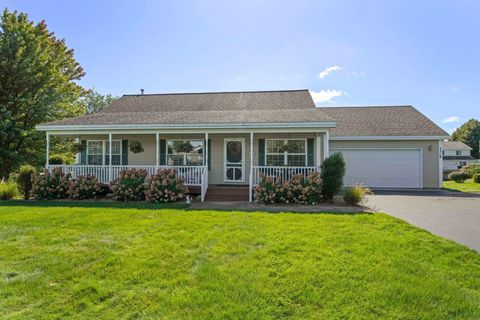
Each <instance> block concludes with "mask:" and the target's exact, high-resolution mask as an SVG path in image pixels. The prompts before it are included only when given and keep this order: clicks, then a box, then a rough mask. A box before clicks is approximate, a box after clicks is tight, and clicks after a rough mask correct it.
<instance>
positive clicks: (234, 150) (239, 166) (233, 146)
mask: <svg viewBox="0 0 480 320" xmlns="http://www.w3.org/2000/svg"><path fill="white" fill-rule="evenodd" d="M244 150H245V139H241V138H237V139H234V138H226V139H225V141H224V166H223V168H224V169H223V179H224V181H225V182H245V153H244Z"/></svg>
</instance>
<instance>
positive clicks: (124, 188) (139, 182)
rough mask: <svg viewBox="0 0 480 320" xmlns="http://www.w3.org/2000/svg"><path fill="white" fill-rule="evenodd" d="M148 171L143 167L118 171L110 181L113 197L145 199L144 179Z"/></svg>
mask: <svg viewBox="0 0 480 320" xmlns="http://www.w3.org/2000/svg"><path fill="white" fill-rule="evenodd" d="M147 176H148V173H147V171H146V170H144V169H126V170H122V171H120V174H119V176H118V178H117V179H115V180H114V181H112V182H111V184H110V188H111V189H112V193H113V198H114V199H116V200H120V201H140V200H144V199H145V184H146V182H145V180H146V178H147Z"/></svg>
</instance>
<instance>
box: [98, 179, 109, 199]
mask: <svg viewBox="0 0 480 320" xmlns="http://www.w3.org/2000/svg"><path fill="white" fill-rule="evenodd" d="M98 185H99V187H100V191H99V192H98V196H99V197H104V196H106V195H108V194H110V193H112V189H110V186H109V185H108V184H106V183H102V182H99V183H98Z"/></svg>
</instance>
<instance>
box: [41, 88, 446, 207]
mask: <svg viewBox="0 0 480 320" xmlns="http://www.w3.org/2000/svg"><path fill="white" fill-rule="evenodd" d="M37 129H38V130H42V131H46V133H47V163H48V141H49V137H50V136H52V135H63V136H70V137H75V138H77V139H78V141H81V143H82V144H84V145H85V146H86V149H85V151H84V152H82V153H81V154H79V155H78V156H77V159H78V164H76V165H63V166H58V165H48V164H47V168H48V169H50V170H51V169H52V168H55V167H62V168H63V170H64V171H70V172H72V173H73V175H74V176H76V175H80V174H86V173H90V174H95V175H96V176H97V177H98V178H99V180H101V181H104V182H108V181H111V180H113V179H114V178H116V177H117V175H118V173H119V171H120V170H122V169H124V168H129V167H139V168H145V169H147V170H148V171H149V172H150V173H154V172H155V171H156V170H157V169H158V168H160V167H174V168H176V169H177V171H178V173H179V175H180V176H182V177H183V178H184V179H185V182H186V183H187V185H189V186H190V187H191V188H193V189H195V188H198V189H199V191H198V192H199V193H201V195H202V200H203V199H204V197H205V195H206V194H207V189H208V188H209V186H210V187H214V185H217V186H218V185H229V186H234V185H241V186H244V187H243V189H244V190H249V191H246V192H247V194H246V196H245V197H246V198H245V200H246V199H247V197H249V199H250V201H251V199H252V195H251V190H252V186H253V185H255V184H256V183H258V181H259V176H260V174H261V173H264V174H266V175H268V176H274V177H277V176H281V177H282V178H283V179H288V178H289V177H291V176H292V175H293V174H303V175H306V174H308V173H309V172H311V171H319V170H320V165H321V163H322V161H323V160H324V159H325V158H326V157H327V156H328V155H329V154H331V153H333V152H341V153H342V154H343V155H344V157H345V160H346V166H347V169H346V176H345V184H346V185H350V184H353V183H364V184H366V185H368V186H370V187H376V188H440V187H441V184H442V171H443V169H442V161H441V159H442V151H441V149H442V145H443V140H445V139H448V138H449V136H448V134H447V133H446V132H445V131H444V130H442V129H441V128H439V127H438V126H437V125H436V124H435V123H433V122H432V121H431V120H429V119H428V118H427V117H425V116H424V115H423V114H421V113H420V112H418V111H417V110H416V109H415V108H413V107H412V106H396V107H324V108H317V107H316V106H315V104H314V102H313V100H312V97H311V95H310V93H309V91H308V90H285V91H262V92H216V93H179V94H148V95H147V94H145V95H124V96H123V97H121V98H120V99H119V100H117V101H115V102H114V103H113V104H112V105H111V106H110V107H108V108H106V109H104V110H102V111H101V112H98V113H95V114H90V115H85V116H81V117H77V118H72V119H65V120H60V121H55V122H50V123H45V124H42V125H39V126H37ZM129 140H135V141H139V142H141V143H142V145H143V148H144V152H143V153H132V152H131V151H129V147H128V141H129ZM109 146H112V148H109ZM247 187H248V188H247ZM217 188H218V187H217ZM209 190H212V191H209V193H210V192H213V190H216V189H215V188H211V189H209ZM238 190H242V189H241V188H239V189H238Z"/></svg>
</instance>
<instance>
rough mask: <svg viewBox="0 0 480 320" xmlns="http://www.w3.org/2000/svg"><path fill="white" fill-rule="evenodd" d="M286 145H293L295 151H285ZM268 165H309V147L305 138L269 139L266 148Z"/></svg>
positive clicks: (266, 162)
mask: <svg viewBox="0 0 480 320" xmlns="http://www.w3.org/2000/svg"><path fill="white" fill-rule="evenodd" d="M285 145H292V146H294V148H295V149H296V150H295V151H294V152H289V151H285V150H283V149H284V146H285ZM265 164H266V165H267V166H292V167H304V166H306V165H307V148H306V140H305V139H267V140H266V148H265Z"/></svg>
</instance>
